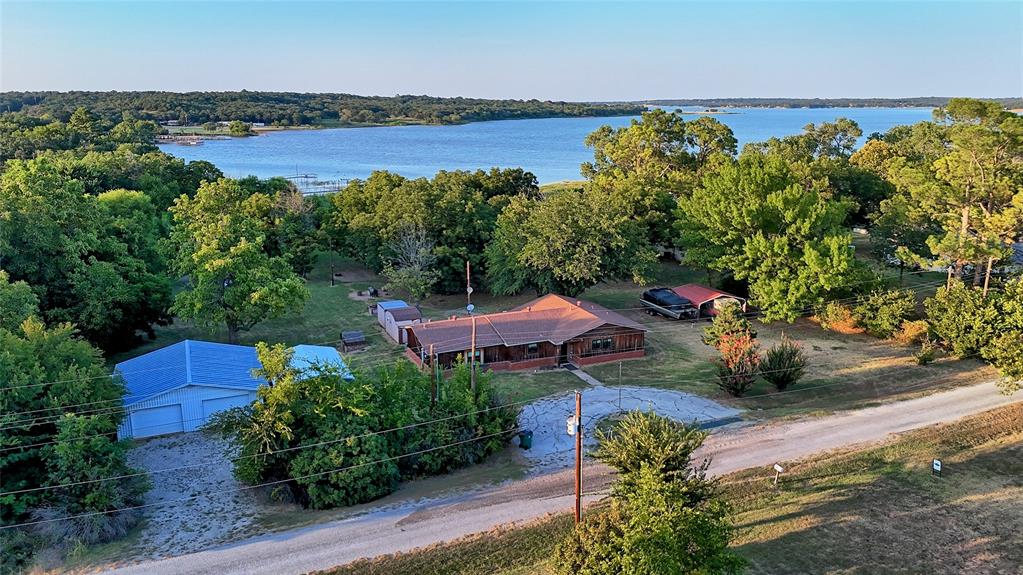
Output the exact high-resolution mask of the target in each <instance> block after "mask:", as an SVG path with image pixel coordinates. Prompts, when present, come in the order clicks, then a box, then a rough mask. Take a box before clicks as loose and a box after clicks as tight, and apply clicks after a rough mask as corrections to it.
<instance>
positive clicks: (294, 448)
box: [0, 394, 560, 497]
mask: <svg viewBox="0 0 1023 575" xmlns="http://www.w3.org/2000/svg"><path fill="white" fill-rule="evenodd" d="M558 395H560V394H558ZM553 396H554V394H551V395H548V396H543V397H539V398H535V399H527V400H521V401H514V402H510V403H505V404H501V405H494V406H490V407H486V408H483V409H479V410H476V411H470V412H466V413H459V414H455V415H449V416H446V417H441V418H438V419H431V420H429V421H421V422H418V423H411V424H408V425H403V426H400V427H392V428H390V429H382V430H379V431H370V432H367V433H363V434H361V435H353V436H348V437H342V438H339V439H331V440H329V441H321V442H318V443H311V444H308V445H296V446H292V447H287V448H284V449H278V450H275V451H270V452H266V453H256V454H251V455H242V456H238V457H233V458H231V459H229V460H228V461H241V460H243V459H249V458H257V457H266V456H270V455H277V454H279V453H288V452H292V451H301V450H303V449H311V448H313V447H323V446H325V445H332V444H335V443H341V442H344V441H351V440H355V439H363V438H366V437H372V436H376V435H383V434H385V433H392V432H395V431H404V430H407V429H414V428H417V427H421V426H423V425H431V424H434V423H441V422H444V421H451V420H453V419H459V418H462V417H469V416H471V415H479V414H480V413H487V412H489V411H495V410H499V409H505V408H508V407H513V406H516V405H522V404H525V403H532V402H533V401H538V400H541V399H544V398H546V397H553ZM157 427H161V426H157ZM79 439H80V438H75V439H74V440H75V441H77V440H79ZM55 443H59V442H55ZM212 463H214V462H208V463H202V464H193V465H182V466H177V467H168V468H164V469H157V470H154V471H144V472H139V473H130V474H125V475H118V476H116V477H105V478H98V479H89V480H85V481H77V482H74V483H61V484H57V485H47V486H42V487H32V488H27V489H19V490H17V491H5V492H2V493H0V497H2V496H4V495H14V494H17V493H29V492H34V491H45V490H49V489H58V488H62V487H74V486H77V485H88V484H92V483H101V482H106V481H114V480H118V479H128V478H131V477H138V476H141V475H153V474H157V473H165V472H168V471H177V470H181V469H196V468H201V467H206V466H207V465H210V464H212Z"/></svg>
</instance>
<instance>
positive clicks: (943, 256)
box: [879, 98, 1023, 285]
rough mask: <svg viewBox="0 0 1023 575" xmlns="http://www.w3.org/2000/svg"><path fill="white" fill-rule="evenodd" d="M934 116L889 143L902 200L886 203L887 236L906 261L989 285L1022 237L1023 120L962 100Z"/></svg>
mask: <svg viewBox="0 0 1023 575" xmlns="http://www.w3.org/2000/svg"><path fill="white" fill-rule="evenodd" d="M935 116H936V118H937V119H938V120H939V122H940V123H937V124H935V123H929V122H924V123H921V124H918V125H917V126H914V127H913V129H911V130H906V129H904V128H903V129H893V130H892V131H891V132H890V133H889V134H887V135H886V136H885V137H884V138H885V142H888V143H890V145H891V147H892V149H893V151H894V152H893V153H894V156H893V157H891V158H888V159H886V160H884V161H883V162H882V166H883V169H884V170H885V171H886V172H887V173H886V176H885V177H886V179H887V180H888V181H889V182H890V183H891V184H892V185H893V186H894V188H895V190H896V194H895V196H894V197H893V198H892V199H891V200H889V201H887V202H882V203H881V214H880V218H882V219H881V220H879V221H882V222H885V223H886V226H885V228H884V229H882V230H881V231H882V233H883V234H884V237H885V239H886V240H887V241H888V243H889V244H891V245H892V247H894V250H895V251H896V252H897V253H896V255H897V257H898V258H899V259H900V260H901V261H912V262H913V263H917V264H923V265H939V266H942V267H948V269H949V276H950V278H951V276H952V275H956V276H958V277H960V278H962V277H963V276H964V274H965V273H966V272H967V271H968V269H970V268H972V270H973V283H974V285H980V284H981V283H983V284H984V285H987V284H988V283H989V281H990V275H991V270H992V268H993V267H994V264H995V263H997V262H998V261H1000V260H1002V259H1004V258H1005V257H1006V256H1007V254H1008V253H1009V250H1008V249H1007V245H1008V244H1010V243H1012V242H1013V241H1014V239H1015V238H1018V237H1019V234H1020V233H1021V231H1023V175H1021V172H1020V170H1019V169H1018V164H1019V163H1020V162H1021V161H1023V118H1020V117H1019V116H1018V115H1017V114H1012V113H1010V112H1008V111H1006V110H1004V109H1002V108H1001V106H999V105H997V104H994V103H992V102H983V101H978V100H971V99H960V98H955V99H953V100H952V101H951V102H949V104H948V106H947V107H945V108H942V109H938V110H936V111H935ZM921 235H924V236H925V239H924V241H923V242H922V243H921V242H920V239H919V238H920V236H921Z"/></svg>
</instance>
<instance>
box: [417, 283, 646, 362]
mask: <svg viewBox="0 0 1023 575" xmlns="http://www.w3.org/2000/svg"><path fill="white" fill-rule="evenodd" d="M405 330H406V338H405V339H406V348H405V355H406V356H408V358H409V359H411V360H412V361H414V362H415V363H416V364H418V365H420V366H422V365H440V366H442V367H444V368H447V367H450V366H451V365H452V364H453V363H455V362H457V361H458V359H459V357H463V358H468V357H469V355H470V353H471V351H470V350H473V349H474V350H475V354H476V362H477V363H479V364H481V365H483V366H484V367H486V368H489V369H492V370H495V371H502V370H517V369H537V368H543V367H555V366H557V365H561V364H565V363H573V364H576V365H591V364H595V363H603V362H607V361H619V360H623V359H632V358H638V357H643V355H644V353H645V352H644V345H645V339H646V331H647V330H646V328H645V327H643V326H642V325H641V324H639V323H637V322H635V321H633V320H631V319H629V318H627V317H625V316H623V315H621V314H619V313H616V312H613V311H611V310H609V309H607V308H605V307H603V306H600V305H597V304H595V303H591V302H586V301H582V300H576V299H572V298H568V297H564V296H560V295H555V294H550V295H546V296H543V297H541V298H538V299H535V300H533V301H531V302H529V303H526V304H523V305H521V306H519V307H516V308H514V309H511V310H508V311H504V312H498V313H489V314H482V315H475V316H468V317H453V318H451V319H446V320H440V321H427V322H423V323H417V324H413V325H410V326H407V327H406V328H405ZM474 338H475V341H474Z"/></svg>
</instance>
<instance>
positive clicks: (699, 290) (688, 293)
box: [671, 284, 746, 316]
mask: <svg viewBox="0 0 1023 575" xmlns="http://www.w3.org/2000/svg"><path fill="white" fill-rule="evenodd" d="M671 291H673V292H675V293H676V294H678V295H680V296H682V297H684V298H686V299H688V300H689V301H691V302H693V305H694V306H696V307H698V308H699V309H700V315H701V316H715V315H717V310H719V309H721V306H725V305H739V306H740V307H741V308H742V311H746V299H745V298H741V297H739V296H737V295H732V294H730V293H728V292H723V291H721V290H716V289H713V288H709V287H707V286H702V285H700V284H685V285H680V286H678V287H674V288H671Z"/></svg>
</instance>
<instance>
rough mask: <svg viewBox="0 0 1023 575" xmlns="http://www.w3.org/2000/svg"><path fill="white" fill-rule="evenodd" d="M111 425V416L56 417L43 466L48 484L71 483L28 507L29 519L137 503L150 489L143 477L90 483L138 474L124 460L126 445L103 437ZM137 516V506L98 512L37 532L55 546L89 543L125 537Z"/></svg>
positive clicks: (46, 525) (54, 523)
mask: <svg viewBox="0 0 1023 575" xmlns="http://www.w3.org/2000/svg"><path fill="white" fill-rule="evenodd" d="M115 429H116V422H115V420H113V419H112V418H109V417H106V416H80V415H71V414H68V415H65V416H64V417H63V418H61V420H60V421H59V422H58V423H57V430H58V431H57V440H56V441H57V442H56V443H55V444H54V445H53V447H52V448H51V449H50V450H49V453H48V454H47V457H46V466H47V469H48V471H49V483H50V484H51V485H61V484H65V485H66V484H72V485H69V486H68V487H63V488H61V489H57V490H55V493H56V495H55V496H54V497H53V499H52V500H51V501H50V502H48V503H47V504H45V505H44V506H42V507H39V508H37V509H35V510H33V512H32V518H33V520H35V521H45V520H49V519H55V518H60V517H67V516H71V515H82V514H89V513H95V512H107V511H111V510H114V509H122V508H126V507H132V506H135V505H139V504H140V503H142V495H143V494H144V493H145V492H146V490H147V489H149V482H148V480H147V479H146V478H145V476H144V475H143V476H135V477H127V478H125V479H120V480H115V481H100V482H92V483H89V481H91V480H93V479H96V478H103V477H119V476H124V475H134V474H136V473H138V470H137V469H133V468H131V467H129V466H128V465H127V464H126V463H125V452H126V451H127V444H126V443H125V442H118V441H111V439H110V438H109V437H108V436H106V435H104V434H105V433H113V432H114V431H115ZM76 483H78V485H73V484H76ZM140 516H141V513H140V512H139V511H137V510H129V511H119V512H117V513H97V514H95V515H86V516H85V517H79V518H75V519H66V520H61V521H50V522H48V523H43V524H41V525H40V532H41V533H42V534H44V535H45V536H46V537H47V538H48V539H49V540H50V541H51V542H52V543H53V544H54V545H59V546H66V545H77V544H86V545H91V544H94V543H102V542H106V541H112V540H114V539H119V538H121V537H124V536H125V535H127V534H128V530H129V529H131V528H132V527H133V526H134V525H135V524H136V523H137V522H138V520H139V517H140Z"/></svg>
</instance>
